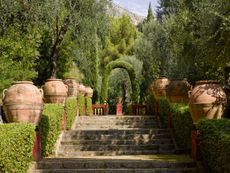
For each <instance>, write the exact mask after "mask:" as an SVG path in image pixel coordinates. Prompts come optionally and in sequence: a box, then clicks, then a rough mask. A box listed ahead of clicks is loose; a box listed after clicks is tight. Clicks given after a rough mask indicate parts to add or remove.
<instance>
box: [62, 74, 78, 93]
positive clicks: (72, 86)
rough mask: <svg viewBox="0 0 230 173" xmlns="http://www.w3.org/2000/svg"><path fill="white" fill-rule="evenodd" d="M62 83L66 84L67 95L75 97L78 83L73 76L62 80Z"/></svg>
mask: <svg viewBox="0 0 230 173" xmlns="http://www.w3.org/2000/svg"><path fill="white" fill-rule="evenodd" d="M64 83H65V84H66V85H67V86H68V92H67V95H68V97H77V92H78V83H77V82H76V80H75V79H74V78H68V79H65V80H64Z"/></svg>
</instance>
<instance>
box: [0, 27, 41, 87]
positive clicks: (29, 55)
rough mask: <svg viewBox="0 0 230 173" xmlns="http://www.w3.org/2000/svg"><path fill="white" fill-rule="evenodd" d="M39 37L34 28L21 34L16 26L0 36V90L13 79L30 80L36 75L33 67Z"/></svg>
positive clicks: (36, 55)
mask: <svg viewBox="0 0 230 173" xmlns="http://www.w3.org/2000/svg"><path fill="white" fill-rule="evenodd" d="M39 37H40V35H39V33H38V32H37V31H36V30H32V29H30V33H28V34H22V33H21V31H20V30H19V28H16V27H15V28H11V29H8V32H7V33H6V34H5V35H4V36H2V37H1V36H0V76H1V78H0V91H2V90H3V89H4V88H7V87H9V85H10V84H11V83H12V82H13V81H16V80H31V79H32V78H34V77H36V76H37V72H36V71H35V68H34V67H35V61H36V59H37V58H38V55H39V53H38V51H37V48H38V45H39Z"/></svg>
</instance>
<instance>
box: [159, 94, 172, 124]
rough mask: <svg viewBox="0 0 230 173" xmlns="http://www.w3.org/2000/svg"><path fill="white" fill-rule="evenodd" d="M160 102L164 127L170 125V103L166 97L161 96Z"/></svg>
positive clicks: (161, 119)
mask: <svg viewBox="0 0 230 173" xmlns="http://www.w3.org/2000/svg"><path fill="white" fill-rule="evenodd" d="M158 104H159V115H160V121H161V125H162V127H165V128H166V127H167V126H168V117H169V113H170V105H169V103H168V101H167V99H166V98H165V97H161V98H159V100H158Z"/></svg>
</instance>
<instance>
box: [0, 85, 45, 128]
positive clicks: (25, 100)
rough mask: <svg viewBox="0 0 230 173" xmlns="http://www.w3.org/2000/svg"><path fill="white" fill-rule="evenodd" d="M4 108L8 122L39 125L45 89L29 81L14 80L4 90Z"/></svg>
mask: <svg viewBox="0 0 230 173" xmlns="http://www.w3.org/2000/svg"><path fill="white" fill-rule="evenodd" d="M3 109H4V112H5V114H6V118H7V121H8V122H23V123H34V124H35V125H37V124H38V123H39V121H40V117H41V113H42V110H43V91H42V89H38V88H37V87H36V86H34V85H33V83H32V82H29V81H18V82H14V83H13V85H12V86H11V87H10V88H9V89H6V90H4V91H3Z"/></svg>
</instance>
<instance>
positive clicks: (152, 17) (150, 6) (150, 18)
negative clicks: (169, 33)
mask: <svg viewBox="0 0 230 173" xmlns="http://www.w3.org/2000/svg"><path fill="white" fill-rule="evenodd" d="M153 19H154V16H153V11H152V5H151V2H150V3H149V9H148V15H147V22H149V21H150V20H153Z"/></svg>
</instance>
